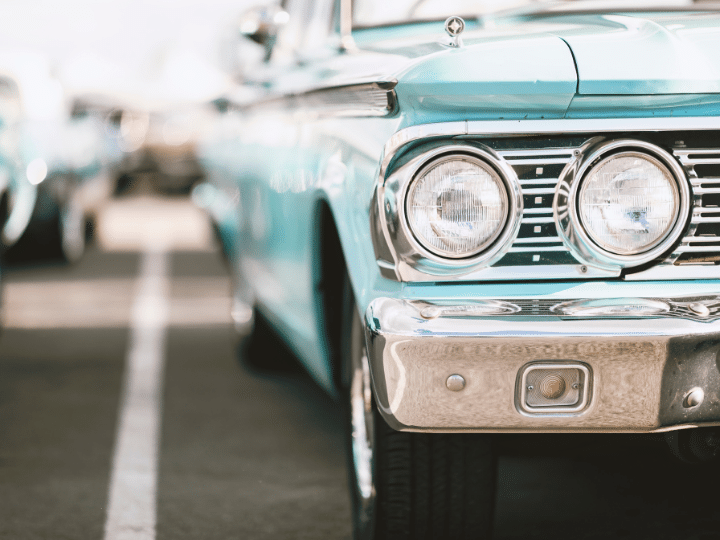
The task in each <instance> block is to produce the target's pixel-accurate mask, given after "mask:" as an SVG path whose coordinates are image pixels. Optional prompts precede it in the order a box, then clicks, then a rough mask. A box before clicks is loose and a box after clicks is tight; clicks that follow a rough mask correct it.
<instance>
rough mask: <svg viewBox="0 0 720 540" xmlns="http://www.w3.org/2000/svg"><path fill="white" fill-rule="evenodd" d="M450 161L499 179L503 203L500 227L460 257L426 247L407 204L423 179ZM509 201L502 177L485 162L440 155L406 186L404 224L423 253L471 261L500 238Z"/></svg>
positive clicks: (454, 154) (466, 157)
mask: <svg viewBox="0 0 720 540" xmlns="http://www.w3.org/2000/svg"><path fill="white" fill-rule="evenodd" d="M452 161H465V162H469V163H472V164H474V165H475V166H477V167H479V168H480V169H482V170H484V171H485V172H487V173H488V174H489V175H491V176H495V177H496V178H493V180H496V179H499V180H500V182H499V184H500V186H499V188H500V190H501V192H502V199H503V203H504V205H505V209H504V215H503V216H502V223H501V224H500V226H499V227H498V228H497V229H496V230H495V231H494V232H493V233H492V234H491V235H490V236H489V237H488V238H487V239H486V240H485V241H483V242H482V243H481V244H480V245H479V246H477V247H476V248H474V249H472V250H470V251H469V252H467V253H464V254H461V255H458V254H454V253H452V252H450V251H449V250H442V249H440V248H438V247H436V246H430V245H428V244H427V242H426V241H424V240H423V239H422V238H421V237H420V236H421V234H420V232H419V231H418V230H416V227H415V226H413V221H412V215H411V214H412V212H411V208H410V206H409V204H410V202H411V200H412V198H413V195H414V194H415V191H416V190H417V188H418V186H419V184H420V183H421V181H422V180H423V179H424V178H425V176H426V175H427V174H428V173H429V172H430V171H431V170H432V169H434V168H436V167H439V166H441V165H443V164H445V163H449V162H452ZM509 200H510V197H509V192H508V186H507V181H505V180H504V179H503V177H502V176H501V175H500V174H499V173H498V172H497V171H496V170H495V169H494V168H493V167H491V166H490V165H489V164H487V163H486V162H485V161H483V160H482V159H480V158H478V157H476V156H471V155H468V154H464V153H457V152H453V153H452V154H448V155H442V156H440V157H437V158H435V159H433V160H431V161H429V162H427V163H426V164H425V165H424V166H423V167H422V168H421V169H420V170H419V171H418V172H417V173H416V174H415V175H414V176H413V178H412V180H411V181H410V183H409V184H408V187H407V189H406V190H405V196H404V206H405V208H404V211H405V224H406V226H407V228H408V229H409V231H410V234H411V235H412V237H413V239H414V240H415V242H417V244H418V245H419V246H420V247H421V248H423V249H424V250H425V251H427V252H429V253H430V254H432V255H434V256H436V257H440V258H441V259H443V260H445V259H450V260H454V259H471V258H473V257H476V256H478V255H480V254H481V253H482V252H484V251H485V250H486V249H488V248H489V247H490V246H492V245H493V244H494V243H495V241H496V240H497V239H498V237H500V235H501V234H502V232H503V230H504V229H505V228H506V226H507V220H508V216H509V213H508V210H509V208H510V202H509Z"/></svg>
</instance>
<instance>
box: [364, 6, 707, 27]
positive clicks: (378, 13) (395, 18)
mask: <svg viewBox="0 0 720 540" xmlns="http://www.w3.org/2000/svg"><path fill="white" fill-rule="evenodd" d="M698 3H701V4H702V3H704V2H702V0H701V1H700V2H698ZM693 5H696V3H695V2H694V1H693V0H575V1H574V0H392V1H391V2H388V1H387V0H353V22H354V25H355V26H356V27H366V26H379V25H384V24H393V23H404V22H412V21H423V20H442V19H445V18H447V17H449V16H451V15H461V16H465V17H472V18H475V17H482V16H485V15H490V14H493V13H498V12H501V11H508V10H514V9H517V8H525V9H529V10H530V11H546V10H559V11H563V10H565V9H572V10H573V11H575V10H582V11H586V10H587V11H597V10H626V9H634V10H636V9H663V8H667V9H677V8H687V7H691V6H693Z"/></svg>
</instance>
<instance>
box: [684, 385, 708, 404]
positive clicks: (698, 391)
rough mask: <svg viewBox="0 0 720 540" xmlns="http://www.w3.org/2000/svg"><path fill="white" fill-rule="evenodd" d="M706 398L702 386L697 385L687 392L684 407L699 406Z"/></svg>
mask: <svg viewBox="0 0 720 540" xmlns="http://www.w3.org/2000/svg"><path fill="white" fill-rule="evenodd" d="M704 399H705V392H704V391H703V389H702V388H700V387H695V388H693V389H692V390H690V391H689V392H688V393H687V394H685V399H684V400H683V407H685V408H686V409H692V408H693V407H697V406H698V405H700V404H701V403H702V402H703V400H704Z"/></svg>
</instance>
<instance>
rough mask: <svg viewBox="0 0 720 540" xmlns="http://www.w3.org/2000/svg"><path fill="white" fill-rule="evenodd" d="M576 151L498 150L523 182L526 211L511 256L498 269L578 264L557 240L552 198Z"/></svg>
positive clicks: (558, 239)
mask: <svg viewBox="0 0 720 540" xmlns="http://www.w3.org/2000/svg"><path fill="white" fill-rule="evenodd" d="M574 151H575V148H542V149H520V150H499V151H498V152H497V153H498V154H499V155H500V156H502V157H503V159H505V161H507V162H508V163H509V164H510V165H511V166H512V167H513V169H514V170H515V173H516V174H517V176H518V179H519V181H520V188H521V191H522V196H523V202H524V210H523V215H522V220H521V222H520V232H519V234H518V237H517V238H516V239H515V242H514V243H513V245H512V247H511V248H510V249H509V250H508V254H507V255H506V256H505V257H503V259H501V260H500V261H499V262H498V263H496V264H495V266H517V265H523V266H525V265H527V266H543V265H560V264H568V265H574V264H579V263H578V262H577V260H576V259H575V258H574V257H573V256H572V255H571V254H570V252H569V250H568V249H567V247H566V246H565V245H564V244H563V241H562V239H561V238H560V237H559V236H558V233H557V229H556V227H555V220H554V218H553V208H552V205H553V198H554V196H555V188H556V186H557V183H558V179H559V175H560V171H561V170H562V168H563V167H564V166H565V165H567V164H568V163H570V161H571V160H572V159H573V152H574Z"/></svg>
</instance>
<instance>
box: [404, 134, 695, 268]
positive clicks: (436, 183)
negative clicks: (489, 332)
mask: <svg viewBox="0 0 720 540" xmlns="http://www.w3.org/2000/svg"><path fill="white" fill-rule="evenodd" d="M517 184H518V180H517V177H516V176H515V174H514V172H513V171H512V169H511V168H510V167H508V166H507V164H504V163H503V160H502V159H501V158H499V157H497V156H496V155H494V153H492V152H490V151H480V152H474V153H449V154H445V155H441V156H439V157H436V158H434V159H432V160H431V161H429V162H428V163H427V164H426V165H424V166H423V167H422V168H421V169H419V170H418V173H417V174H416V175H415V176H414V178H413V180H412V181H411V182H410V184H409V185H408V188H407V191H406V196H405V209H404V210H405V219H406V223H407V226H408V228H409V230H410V232H411V234H412V237H413V238H414V239H415V241H416V242H417V244H418V247H420V248H421V249H422V250H423V251H425V252H426V253H425V254H426V255H429V256H431V257H433V258H443V259H446V260H448V262H456V263H457V262H460V260H468V259H473V260H475V259H484V258H486V257H489V256H490V254H492V255H496V254H502V252H503V250H506V249H507V247H509V245H510V244H511V243H512V241H513V240H514V237H515V236H516V234H513V233H516V232H517V227H518V223H513V221H519V214H520V213H521V212H522V197H521V195H519V194H521V190H519V188H518V187H517ZM518 207H519V209H518ZM689 208H690V191H689V187H688V182H687V179H686V177H685V173H684V171H683V169H682V168H681V167H680V166H679V164H678V163H677V162H676V160H675V159H674V158H673V157H672V156H671V155H670V154H669V153H667V152H666V151H664V150H663V149H661V148H659V147H658V146H655V145H652V144H649V143H646V142H644V141H634V140H618V141H609V142H608V141H596V142H591V143H588V144H586V145H585V146H584V147H583V148H581V149H580V151H579V152H578V153H577V156H576V158H575V159H574V160H573V161H572V162H571V163H570V164H568V166H567V167H566V168H565V170H564V171H563V173H562V174H561V176H560V180H559V183H558V186H557V189H556V194H555V198H554V202H553V216H554V221H555V223H556V225H557V229H558V235H559V236H560V237H561V238H562V239H563V241H564V243H565V244H566V245H567V247H568V249H569V250H570V251H572V252H573V253H574V254H575V255H576V257H577V258H578V259H579V260H580V261H583V262H586V263H588V264H593V265H595V266H598V267H605V268H613V267H615V268H617V267H622V268H626V267H633V266H638V265H642V264H645V263H647V262H650V261H652V260H654V259H655V258H657V257H658V256H660V255H662V254H663V253H664V252H665V251H667V250H668V249H669V248H670V247H671V245H672V244H674V243H675V242H676V241H677V240H678V238H679V237H680V235H681V234H682V232H683V230H684V229H685V225H686V222H687V219H688V216H689ZM503 243H504V244H505V245H504V246H503V245H500V244H503Z"/></svg>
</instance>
